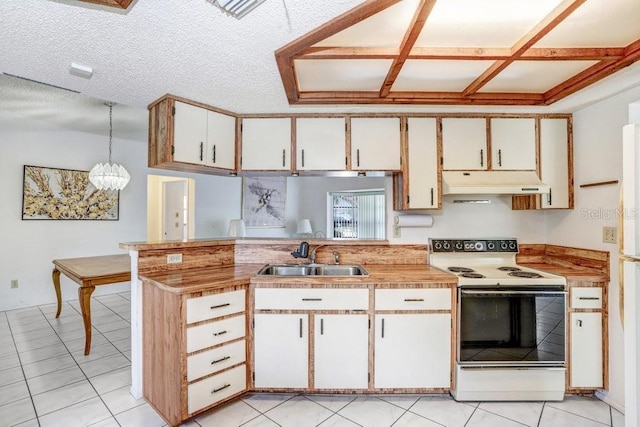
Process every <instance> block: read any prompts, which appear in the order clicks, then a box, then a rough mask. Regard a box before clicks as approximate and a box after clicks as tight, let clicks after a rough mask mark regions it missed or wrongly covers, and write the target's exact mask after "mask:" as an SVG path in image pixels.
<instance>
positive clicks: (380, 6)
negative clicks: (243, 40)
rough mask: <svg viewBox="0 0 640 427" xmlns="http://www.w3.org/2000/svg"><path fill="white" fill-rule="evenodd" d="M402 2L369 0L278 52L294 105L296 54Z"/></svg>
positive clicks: (280, 69) (284, 79) (286, 90)
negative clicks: (294, 60)
mask: <svg viewBox="0 0 640 427" xmlns="http://www.w3.org/2000/svg"><path fill="white" fill-rule="evenodd" d="M400 1H401V0H367V1H365V2H364V3H362V4H360V5H358V6H356V7H355V8H353V9H351V10H349V11H347V12H345V13H343V14H342V15H340V16H338V17H337V18H335V19H332V20H331V21H329V22H327V23H326V24H324V25H321V26H320V27H318V28H316V29H314V30H312V31H311V32H309V33H307V34H305V35H303V36H302V37H298V38H297V39H295V40H293V41H291V42H290V43H287V44H286V45H284V46H283V47H281V48H280V49H278V50H276V52H275V57H276V63H277V65H278V70H279V71H280V76H281V78H282V84H283V85H284V90H285V93H286V95H287V98H288V100H289V103H294V102H296V100H297V99H298V93H299V88H298V82H297V79H296V73H295V66H294V64H293V58H294V56H295V54H296V53H298V52H300V51H302V50H305V49H308V48H309V47H311V46H313V45H314V44H316V43H318V42H320V41H322V40H324V39H326V38H328V37H330V36H332V35H334V34H336V33H338V32H340V31H342V30H344V29H346V28H349V27H351V26H352V25H355V24H357V23H358V22H360V21H363V20H365V19H367V18H369V17H370V16H373V15H375V14H376V13H378V12H381V11H383V10H385V9H386V8H388V7H390V6H393V5H394V4H396V3H398V2H400Z"/></svg>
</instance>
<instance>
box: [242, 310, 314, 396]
mask: <svg viewBox="0 0 640 427" xmlns="http://www.w3.org/2000/svg"><path fill="white" fill-rule="evenodd" d="M308 319H309V318H308V315H306V314H256V315H255V317H254V339H253V345H254V358H255V359H254V373H255V381H254V385H255V387H256V388H308V387H309V326H308V325H309V320H308Z"/></svg>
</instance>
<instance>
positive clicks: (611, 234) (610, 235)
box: [602, 227, 618, 243]
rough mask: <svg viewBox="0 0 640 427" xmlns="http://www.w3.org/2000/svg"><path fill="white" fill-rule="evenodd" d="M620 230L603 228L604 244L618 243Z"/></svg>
mask: <svg viewBox="0 0 640 427" xmlns="http://www.w3.org/2000/svg"><path fill="white" fill-rule="evenodd" d="M617 233H618V229H617V228H616V227H602V242H603V243H618V234H617Z"/></svg>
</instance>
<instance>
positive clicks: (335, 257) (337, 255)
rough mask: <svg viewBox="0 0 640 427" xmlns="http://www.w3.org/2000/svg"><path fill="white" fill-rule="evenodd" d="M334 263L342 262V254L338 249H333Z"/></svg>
mask: <svg viewBox="0 0 640 427" xmlns="http://www.w3.org/2000/svg"><path fill="white" fill-rule="evenodd" d="M333 263H334V264H335V265H338V264H340V254H339V253H338V251H333Z"/></svg>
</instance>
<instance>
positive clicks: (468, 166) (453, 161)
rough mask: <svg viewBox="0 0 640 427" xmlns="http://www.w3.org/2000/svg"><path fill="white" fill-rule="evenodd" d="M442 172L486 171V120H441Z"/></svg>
mask: <svg viewBox="0 0 640 427" xmlns="http://www.w3.org/2000/svg"><path fill="white" fill-rule="evenodd" d="M442 157H443V164H442V169H443V170H486V169H487V120H486V119H484V118H443V119H442Z"/></svg>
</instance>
